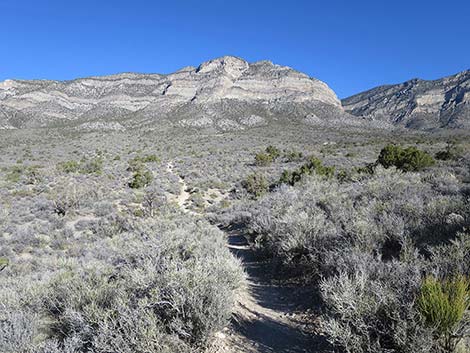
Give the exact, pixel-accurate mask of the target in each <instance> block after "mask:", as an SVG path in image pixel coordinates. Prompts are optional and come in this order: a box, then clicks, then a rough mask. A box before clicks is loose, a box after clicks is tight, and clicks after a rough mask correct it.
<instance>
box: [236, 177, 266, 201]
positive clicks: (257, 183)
mask: <svg viewBox="0 0 470 353" xmlns="http://www.w3.org/2000/svg"><path fill="white" fill-rule="evenodd" d="M242 186H243V187H244V188H245V189H246V191H247V192H248V193H250V194H252V195H253V196H254V197H259V196H261V195H263V194H265V193H266V192H267V191H268V187H269V184H268V180H267V179H266V177H265V176H264V175H263V174H259V173H254V174H251V175H249V176H248V177H247V178H246V179H245V180H244V181H243V182H242Z"/></svg>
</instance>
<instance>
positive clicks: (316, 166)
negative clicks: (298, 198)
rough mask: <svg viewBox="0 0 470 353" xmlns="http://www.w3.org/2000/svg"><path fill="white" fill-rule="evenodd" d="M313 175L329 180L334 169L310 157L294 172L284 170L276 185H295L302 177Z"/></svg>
mask: <svg viewBox="0 0 470 353" xmlns="http://www.w3.org/2000/svg"><path fill="white" fill-rule="evenodd" d="M313 173H315V174H316V175H319V176H322V177H326V178H330V177H332V176H333V175H334V173H335V167H333V166H325V165H323V162H322V161H321V160H320V159H318V158H316V157H313V156H312V157H310V158H309V159H308V161H307V162H306V163H305V164H303V165H302V166H300V167H299V168H298V169H296V170H294V171H289V170H284V171H283V172H282V174H281V177H280V178H279V181H278V184H289V185H295V184H296V183H297V182H299V181H300V180H301V179H302V177H303V176H306V175H312V174H313Z"/></svg>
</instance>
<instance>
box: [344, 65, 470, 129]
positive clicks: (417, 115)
mask: <svg viewBox="0 0 470 353" xmlns="http://www.w3.org/2000/svg"><path fill="white" fill-rule="evenodd" d="M342 104H343V107H344V109H345V110H346V111H347V112H349V113H351V114H353V115H356V116H361V117H369V118H373V119H375V120H381V121H385V122H390V123H392V124H394V125H400V126H404V127H408V128H414V129H434V128H470V70H467V71H463V72H461V73H458V74H456V75H453V76H449V77H445V78H442V79H438V80H433V81H425V80H420V79H414V80H410V81H407V82H404V83H402V84H398V85H387V86H381V87H377V88H374V89H371V90H369V91H366V92H363V93H359V94H357V95H354V96H352V97H349V98H346V99H344V100H343V101H342Z"/></svg>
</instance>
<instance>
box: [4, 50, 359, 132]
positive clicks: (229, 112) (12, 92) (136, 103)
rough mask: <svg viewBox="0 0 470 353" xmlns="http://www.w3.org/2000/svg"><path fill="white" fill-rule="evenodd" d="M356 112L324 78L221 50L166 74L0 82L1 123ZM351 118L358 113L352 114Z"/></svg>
mask: <svg viewBox="0 0 470 353" xmlns="http://www.w3.org/2000/svg"><path fill="white" fill-rule="evenodd" d="M279 119H286V121H289V120H291V119H297V120H299V121H305V122H306V123H319V122H322V121H328V120H335V121H337V120H345V121H349V122H350V123H352V122H354V119H351V117H350V116H349V115H348V114H346V113H345V112H344V110H343V108H342V106H341V102H340V100H339V99H338V98H337V97H336V95H335V93H334V92H333V91H332V90H331V89H330V88H329V87H328V86H327V85H326V84H325V83H323V82H321V81H319V80H317V79H314V78H311V77H309V76H307V75H305V74H303V73H300V72H298V71H295V70H293V69H291V68H289V67H285V66H279V65H275V64H273V63H271V62H269V61H260V62H256V63H248V62H246V61H245V60H243V59H240V58H237V57H231V56H225V57H221V58H217V59H214V60H210V61H208V62H205V63H203V64H201V65H200V66H199V67H197V68H196V67H185V68H183V69H181V70H179V71H177V72H175V73H172V74H168V75H160V74H137V73H123V74H118V75H112V76H103V77H89V78H83V79H76V80H72V81H41V80H35V81H23V80H7V81H4V82H2V83H0V128H3V129H9V128H10V129H11V128H37V127H60V126H66V127H74V128H77V129H111V130H120V129H126V128H133V127H136V126H149V127H150V126H180V127H188V128H205V129H213V130H216V131H219V130H222V131H224V130H240V129H245V128H249V127H253V126H257V125H263V124H268V123H269V121H271V120H279ZM356 120H357V119H356Z"/></svg>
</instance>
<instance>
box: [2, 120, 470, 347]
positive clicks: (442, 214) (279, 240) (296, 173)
mask: <svg viewBox="0 0 470 353" xmlns="http://www.w3.org/2000/svg"><path fill="white" fill-rule="evenodd" d="M270 129H271V128H270ZM270 129H268V128H258V129H253V130H252V131H250V132H243V133H240V132H232V133H230V132H227V133H225V134H222V136H215V135H208V136H204V135H201V134H200V133H194V134H193V135H192V134H189V133H187V132H184V133H182V132H181V133H179V132H178V131H175V132H174V133H172V134H168V135H165V134H164V133H162V135H161V136H159V137H158V138H156V137H155V136H154V134H152V133H149V132H145V131H142V132H140V133H137V132H136V131H133V132H132V133H124V132H116V133H110V134H109V135H107V136H105V137H103V136H102V135H101V134H94V133H87V134H79V133H77V132H70V133H68V134H66V133H64V132H61V134H55V133H54V131H53V130H51V131H49V130H48V131H46V130H44V131H41V132H37V135H28V133H27V132H26V131H25V132H22V131H17V132H10V133H9V134H8V135H5V138H4V139H2V140H1V141H0V148H1V150H2V152H3V153H2V155H1V156H0V163H1V165H0V167H1V168H0V184H1V189H0V193H1V195H0V196H1V198H0V280H1V283H2V285H1V286H0V303H1V305H0V347H1V348H2V350H3V351H4V352H9V353H10V352H15V353H16V352H28V353H29V352H33V353H39V352H41V353H46V352H52V353H55V352H57V353H71V352H74V353H76V352H96V353H101V352H103V353H104V352H123V353H125V352H203V351H208V350H209V351H210V350H212V351H214V350H215V351H217V348H214V346H213V342H214V341H215V337H218V336H217V335H218V333H219V332H220V331H221V330H224V328H226V327H227V325H228V326H229V327H231V326H230V320H231V318H232V317H233V312H234V310H235V308H236V305H235V304H236V302H237V295H238V293H240V292H244V291H246V289H245V288H246V281H245V275H246V274H245V273H244V271H243V266H242V264H241V262H240V260H239V259H238V258H237V257H236V256H234V255H233V254H231V253H230V251H229V250H228V248H227V234H226V233H224V232H223V231H221V230H219V229H218V227H217V225H219V226H220V225H225V226H229V225H233V224H237V225H240V227H242V229H243V232H244V235H245V237H246V238H247V239H248V240H249V242H250V245H251V247H252V248H253V249H255V251H256V253H257V254H258V256H259V257H260V258H262V259H265V260H266V261H268V262H269V263H270V264H271V266H272V268H273V273H275V274H276V276H277V277H276V281H280V282H282V281H285V280H289V281H292V282H295V283H302V284H303V285H306V286H307V287H308V290H309V292H308V293H307V294H306V295H305V298H306V299H305V298H303V299H304V301H307V302H308V305H309V306H310V309H309V310H308V311H307V312H306V313H305V315H307V316H311V318H312V321H314V322H315V325H316V331H315V332H314V333H309V334H312V335H313V334H315V335H319V336H321V337H326V338H327V341H328V347H327V348H325V352H327V351H335V352H351V353H353V352H358V353H362V352H397V353H398V352H410V353H411V352H465V349H468V348H465V347H466V345H467V346H468V333H469V321H468V320H469V311H468V305H469V301H468V300H469V288H468V281H469V278H470V267H469V264H470V235H469V232H470V231H469V226H470V218H469V217H470V216H469V215H470V202H469V196H470V191H469V190H470V186H469V185H470V169H469V161H470V158H469V157H470V156H469V148H468V147H469V146H468V143H467V142H466V139H465V138H461V139H460V140H459V139H454V140H453V142H452V143H451V144H449V143H448V140H449V139H448V136H442V137H440V136H432V137H426V136H425V137H423V135H412V134H409V135H406V134H405V135H403V136H402V135H400V136H393V135H392V136H390V134H389V133H388V132H387V134H384V135H380V134H378V133H375V134H370V133H367V132H364V131H358V132H357V133H356V134H349V133H346V132H343V133H341V132H339V131H336V130H325V131H321V132H316V130H315V129H313V128H312V129H310V130H308V129H306V128H305V127H299V128H298V129H297V128H296V126H295V125H294V126H290V128H289V129H283V131H285V133H284V134H282V136H280V135H279V134H274V133H272V132H270V131H271V130H270ZM348 132H349V131H348ZM41 134H45V135H41ZM46 137H47V138H46ZM19 141H25V142H21V143H20V142H19ZM174 141H177V142H174ZM22 143H24V146H23V145H22ZM26 144H27V145H28V146H26ZM13 146H14V147H13ZM31 146H32V147H31ZM182 195H183V196H184V199H181V196H182ZM289 293H291V294H288V295H287V298H286V300H287V301H289V300H292V301H294V300H295V299H294V295H295V290H293V291H292V292H289ZM290 295H292V299H291V298H290V297H289V296H290ZM302 318H303V316H302ZM299 320H300V319H299ZM224 332H225V331H224ZM322 349H323V348H322ZM312 351H321V350H320V349H319V348H318V349H317V347H312Z"/></svg>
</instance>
